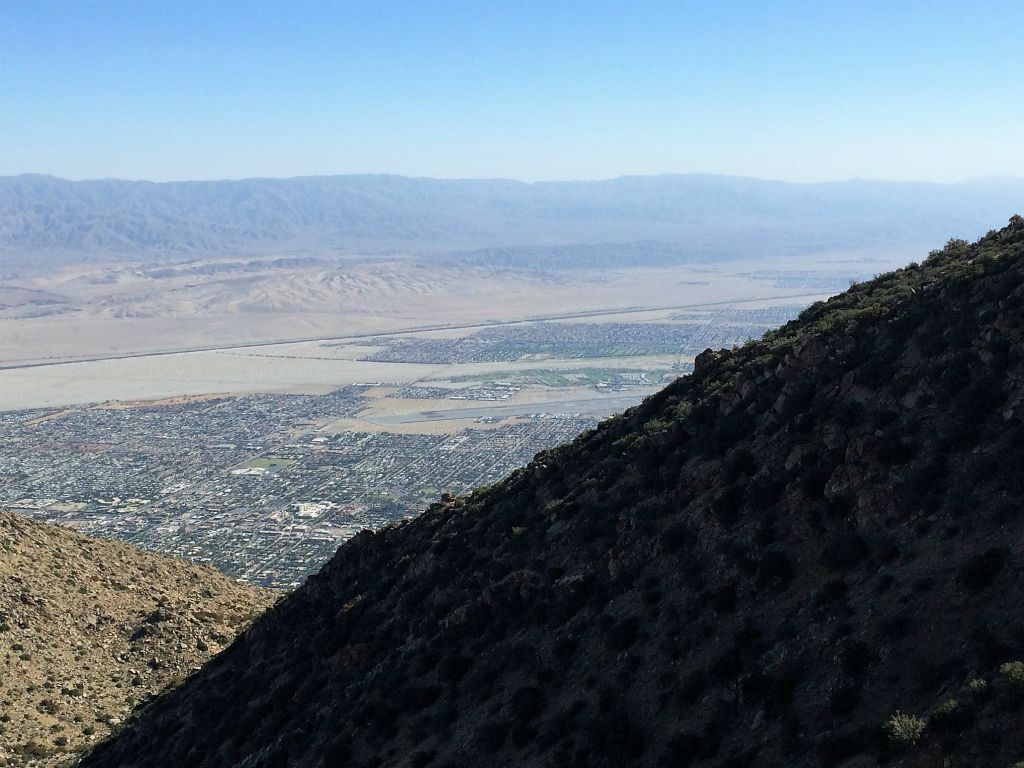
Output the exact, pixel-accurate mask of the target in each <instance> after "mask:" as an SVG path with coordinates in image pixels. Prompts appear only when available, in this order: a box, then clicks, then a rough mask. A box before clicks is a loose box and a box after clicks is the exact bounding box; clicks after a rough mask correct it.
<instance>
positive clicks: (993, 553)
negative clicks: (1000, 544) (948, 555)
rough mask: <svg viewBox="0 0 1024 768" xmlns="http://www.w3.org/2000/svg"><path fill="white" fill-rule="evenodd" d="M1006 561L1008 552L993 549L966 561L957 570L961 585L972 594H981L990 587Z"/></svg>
mask: <svg viewBox="0 0 1024 768" xmlns="http://www.w3.org/2000/svg"><path fill="white" fill-rule="evenodd" d="M1005 561H1006V550H1004V549H998V548H993V549H990V550H988V551H986V552H984V553H982V554H979V555H974V556H972V557H969V558H968V559H967V560H965V561H964V562H963V563H962V564H961V565H960V568H959V569H958V570H957V577H958V578H959V580H960V583H961V584H962V585H963V586H964V587H965V588H967V589H968V590H970V591H971V592H980V591H981V590H983V589H985V588H986V587H988V586H989V585H990V584H991V583H992V582H993V581H995V579H996V577H997V576H998V575H999V573H1000V571H1002V570H1003V564H1004V563H1005Z"/></svg>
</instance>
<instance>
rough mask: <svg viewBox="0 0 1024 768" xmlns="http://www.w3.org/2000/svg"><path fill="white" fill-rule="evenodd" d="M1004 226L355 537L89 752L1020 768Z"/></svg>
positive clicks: (1023, 459) (434, 762) (124, 759)
mask: <svg viewBox="0 0 1024 768" xmlns="http://www.w3.org/2000/svg"><path fill="white" fill-rule="evenodd" d="M1022 467H1024V219H1021V218H1019V217H1015V218H1014V219H1013V220H1012V221H1011V223H1010V226H1009V227H1007V228H1006V229H1004V230H1002V231H1000V232H993V233H990V234H989V235H988V236H986V237H985V238H983V239H982V240H981V241H979V242H978V243H977V244H974V245H969V244H967V243H964V242H959V241H951V242H950V243H949V244H948V246H947V247H946V248H945V249H943V250H941V251H938V252H935V253H933V254H932V255H930V256H929V257H928V258H927V259H926V260H925V261H924V262H922V263H921V264H915V265H911V266H910V267H908V268H906V269H904V270H900V271H898V272H894V273H891V274H887V275H883V276H881V277H879V278H877V279H875V280H873V281H871V282H868V283H864V284H860V285H856V286H853V287H852V288H851V289H850V290H849V291H848V292H847V293H845V294H843V295H840V296H837V297H835V298H833V299H832V300H830V301H828V302H827V303H822V304H817V305H814V306H812V307H810V308H809V309H808V310H807V311H805V312H804V313H803V314H802V315H801V317H800V318H799V319H798V320H796V321H793V322H792V323H790V324H788V325H786V326H785V327H783V328H781V329H780V330H778V331H776V332H774V333H771V334H769V335H768V336H766V337H765V338H764V339H762V340H760V341H758V342H754V343H750V344H748V345H746V346H744V347H742V348H739V349H735V350H732V351H728V352H717V353H716V352H711V351H708V352H706V353H704V354H703V355H702V356H701V357H700V358H699V360H698V365H697V368H696V371H695V373H694V374H693V375H692V376H688V377H685V378H683V379H680V380H678V381H677V382H675V383H674V384H672V385H671V386H669V387H668V388H667V389H665V390H664V391H663V392H661V393H660V394H658V395H656V396H654V397H652V398H650V399H648V400H647V401H646V402H644V403H643V404H642V405H640V406H639V407H637V408H634V409H632V410H630V411H628V412H627V413H625V414H624V415H622V416H620V417H617V418H614V419H611V420H609V421H607V422H605V423H604V424H602V425H601V426H600V427H599V428H597V429H596V430H594V431H593V432H590V433H588V434H585V435H583V436H582V437H580V438H579V439H578V440H576V441H575V442H574V443H573V444H571V445H567V446H564V447H562V448H559V449H556V450H552V451H549V452H546V453H544V454H540V455H538V456H537V457H536V459H535V460H534V461H533V462H532V463H531V464H530V465H529V466H528V467H526V468H524V469H522V470H520V471H517V472H516V473H514V474H513V475H512V476H511V477H509V478H508V479H507V480H505V481H504V482H502V483H500V484H498V485H496V486H493V487H490V488H485V489H481V490H479V491H477V492H476V493H474V494H473V495H472V496H469V497H467V498H460V499H455V500H446V502H445V503H442V504H438V505H435V506H433V507H432V508H430V509H429V510H427V511H426V512H425V513H424V514H423V515H422V516H420V517H419V518H417V519H415V520H413V521H411V522H408V523H406V524H403V525H399V526H395V527H390V528H387V529H385V530H382V531H379V532H376V533H370V532H365V533H363V534H360V535H359V536H357V537H356V538H355V539H353V540H351V541H349V542H348V543H346V544H345V545H344V546H342V547H341V548H340V549H339V551H338V552H337V554H336V556H335V557H334V558H333V559H332V560H331V562H330V563H329V564H328V565H327V566H325V567H324V568H323V570H322V571H321V572H320V573H319V574H317V575H316V576H314V577H311V578H310V579H309V581H308V582H307V583H306V584H305V586H303V587H302V588H301V589H299V590H298V591H296V592H295V593H293V594H292V595H291V596H289V597H288V598H286V599H285V600H283V601H282V602H280V603H279V604H278V605H277V606H276V607H275V608H274V609H273V610H271V611H270V612H269V613H268V614H267V615H266V616H264V617H263V618H261V619H260V620H259V621H257V622H256V623H255V624H254V625H253V626H252V627H251V628H250V629H249V630H248V631H246V632H245V633H244V634H243V635H242V636H241V637H240V638H239V639H238V640H236V641H235V643H234V644H233V645H232V646H231V647H230V648H229V649H228V650H227V651H225V652H224V653H222V654H221V655H219V656H217V657H216V658H215V659H214V660H213V661H211V662H210V663H209V664H207V665H206V666H205V667H204V668H203V669H202V671H201V672H200V673H199V674H197V675H195V676H194V677H192V678H191V679H189V680H188V681H187V682H186V683H185V684H184V685H182V686H180V687H179V688H177V689H175V690H174V691H173V692H171V693H170V694H168V695H165V696H163V697H160V698H159V699H158V700H157V701H156V702H154V703H153V704H151V705H150V706H149V707H148V708H146V709H145V710H144V711H143V712H142V713H141V714H140V715H139V716H138V717H137V718H135V719H133V720H131V721H129V723H128V724H127V725H126V726H125V728H124V729H123V730H122V732H121V733H120V734H119V735H118V736H117V738H115V739H114V740H112V741H110V742H108V743H106V744H104V745H102V746H100V747H98V748H97V749H95V750H94V751H93V752H92V753H91V755H89V756H88V757H87V758H86V759H85V761H84V763H83V765H85V766H88V767H89V768H101V767H102V768H106V767H107V766H109V767H111V768H113V767H114V766H117V767H118V768H127V767H128V766H146V767H147V768H153V767H155V766H167V767H168V768H170V767H171V766H174V768H184V767H186V766H188V767H195V768H199V767H200V766H206V767H212V766H246V767H248V768H254V767H256V766H266V767H267V768H271V767H272V766H273V767H276V766H310V767H312V766H354V767H358V768H371V767H384V766H387V767H388V768H391V767H393V766H394V767H401V768H426V767H427V766H432V767H436V768H454V767H455V766H537V768H540V767H541V766H545V767H546V766H580V767H583V766H633V765H637V766H651V767H652V768H654V767H665V768H679V767H681V766H716V767H717V768H741V767H744V766H764V767H767V766H845V768H869V766H876V765H892V766H905V767H906V768H926V767H932V766H934V767H935V768H939V767H940V766H942V767H943V768H960V767H962V766H978V767H980V766H985V767H986V768H991V767H992V766H996V767H997V768H998V767H1002V766H1006V768H1010V767H1011V766H1014V765H1016V764H1018V761H1021V760H1024V728H1022V726H1024V615H1022V611H1021V606H1022V605H1024V568H1022V565H1024V513H1022V503H1024V469H1022Z"/></svg>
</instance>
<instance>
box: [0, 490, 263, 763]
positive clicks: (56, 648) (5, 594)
mask: <svg viewBox="0 0 1024 768" xmlns="http://www.w3.org/2000/svg"><path fill="white" fill-rule="evenodd" d="M275 597H276V595H275V594H274V593H271V592H268V591H266V590H261V589H256V588H253V587H249V586H245V585H242V584H238V583H236V582H234V581H232V580H231V579H229V578H227V577H225V576H222V575H221V574H219V573H217V572H216V571H214V570H213V569H212V568H208V567H203V566H198V565H194V564H192V563H188V562H185V561H183V560H176V559H173V558H170V557H164V556H162V555H155V554H152V553H148V552H141V551H139V550H136V549H134V548H132V547H130V546H127V545H125V544H119V543H116V542H112V541H101V540H99V539H93V538H89V537H87V536H81V535H79V534H77V533H75V532H74V531H71V530H69V529H65V528H61V527H58V526H54V525H48V524H45V523H40V522H36V521H32V520H28V519H25V518H23V517H20V516H18V515H15V514H13V513H10V512H4V511H2V510H0V765H23V764H31V765H59V764H64V763H65V762H66V761H67V760H68V758H69V755H70V753H75V752H80V751H82V750H83V749H86V748H88V747H89V746H91V745H92V744H94V743H95V742H96V741H98V740H99V739H101V738H103V737H104V736H106V735H107V734H109V733H110V730H111V727H112V726H116V725H117V724H118V723H120V722H121V721H122V720H123V719H124V718H125V717H126V716H127V715H128V713H129V712H130V711H131V709H132V708H133V706H135V705H136V704H139V703H142V702H143V701H145V700H147V699H148V698H150V697H151V696H152V695H153V694H155V693H157V692H158V691H161V690H163V689H164V688H166V687H167V686H168V685H171V684H173V683H174V682H176V681H178V680H180V679H182V678H183V677H184V676H185V675H187V674H188V673H189V672H191V671H193V670H194V669H196V668H197V667H198V666H199V665H200V664H201V663H202V662H203V661H205V660H206V659H207V658H209V657H210V656H211V655H212V654H213V653H216V652H217V651H218V650H219V649H220V648H222V647H224V646H225V645H226V644H227V643H229V642H230V641H231V640H232V639H233V638H234V637H235V635H236V634H238V632H239V630H241V629H242V627H244V626H245V625H246V624H247V623H248V622H249V620H251V619H252V617H253V616H255V615H256V614H258V613H260V612H261V611H263V610H264V609H266V608H267V607H268V606H269V605H270V604H271V603H272V601H273V599H274V598H275Z"/></svg>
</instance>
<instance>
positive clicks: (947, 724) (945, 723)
mask: <svg viewBox="0 0 1024 768" xmlns="http://www.w3.org/2000/svg"><path fill="white" fill-rule="evenodd" d="M973 719H974V717H973V713H972V712H971V710H970V708H969V707H966V706H964V705H963V704H961V703H960V702H959V701H957V700H956V699H949V700H948V701H944V702H943V703H942V704H940V705H939V706H937V707H936V708H935V710H934V711H933V712H932V713H931V714H930V715H929V716H928V728H929V729H930V730H932V731H935V732H936V733H960V732H961V731H963V730H965V729H966V728H967V727H968V726H969V725H970V724H971V722H972V720H973Z"/></svg>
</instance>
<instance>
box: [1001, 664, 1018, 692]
mask: <svg viewBox="0 0 1024 768" xmlns="http://www.w3.org/2000/svg"><path fill="white" fill-rule="evenodd" d="M999 672H1000V674H1002V676H1003V677H1005V678H1006V679H1007V680H1009V681H1010V682H1011V683H1013V684H1014V685H1021V686H1024V661H1008V662H1006V663H1005V664H1002V665H1000V667H999Z"/></svg>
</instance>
